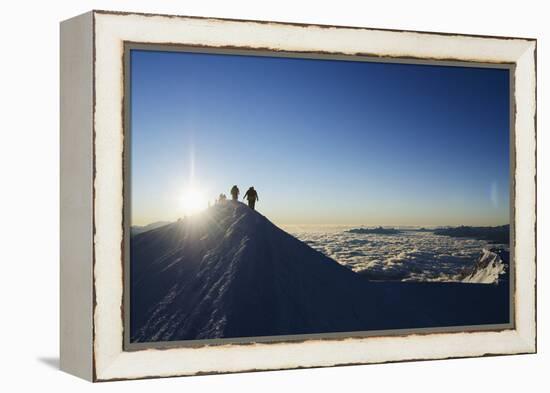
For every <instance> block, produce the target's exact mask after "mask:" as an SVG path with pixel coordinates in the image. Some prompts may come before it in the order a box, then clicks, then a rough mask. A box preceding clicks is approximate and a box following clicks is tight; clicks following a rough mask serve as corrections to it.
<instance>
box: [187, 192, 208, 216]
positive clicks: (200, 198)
mask: <svg viewBox="0 0 550 393" xmlns="http://www.w3.org/2000/svg"><path fill="white" fill-rule="evenodd" d="M206 206H207V201H206V199H205V198H204V195H203V193H202V192H201V191H200V190H198V189H196V188H189V189H187V190H185V192H184V193H183V196H182V198H181V207H182V209H183V212H184V214H194V213H198V212H200V211H201V210H204V209H205V208H206Z"/></svg>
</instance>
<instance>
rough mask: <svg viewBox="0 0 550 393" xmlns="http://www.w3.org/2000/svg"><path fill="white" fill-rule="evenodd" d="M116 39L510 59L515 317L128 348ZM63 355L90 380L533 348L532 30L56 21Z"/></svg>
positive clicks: (106, 18) (97, 14) (160, 19)
mask: <svg viewBox="0 0 550 393" xmlns="http://www.w3.org/2000/svg"><path fill="white" fill-rule="evenodd" d="M125 42H144V43H155V44H166V43H170V44H178V45H180V44H181V45H187V46H194V45H195V46H209V47H231V48H243V49H244V48H247V49H250V48H254V49H260V50H264V51H265V50H274V51H288V52H299V53H304V54H307V53H321V52H322V53H335V54H341V55H354V56H356V55H363V56H364V55H369V56H380V57H386V58H415V59H428V60H432V61H433V60H445V61H468V62H471V61H474V62H482V63H509V64H514V65H515V73H514V81H513V86H514V88H515V91H514V98H515V116H514V119H515V124H514V126H515V146H514V150H515V157H516V159H515V162H516V166H515V172H514V183H515V201H514V208H515V214H514V217H515V220H514V222H513V225H514V228H515V247H514V260H515V284H516V285H515V290H516V292H515V296H514V301H515V313H514V315H515V328H514V329H509V330H503V331H498V332H493V331H484V332H458V333H456V332H455V333H433V334H423V335H420V334H416V335H415V334H413V335H405V336H389V337H367V338H346V339H338V340H318V339H316V340H307V341H305V342H302V343H288V342H287V343H270V344H265V343H256V344H251V345H238V344H228V345H218V346H203V347H195V348H189V347H187V348H172V349H163V350H154V349H145V350H138V351H124V350H123V316H122V313H121V310H122V296H123V262H122V260H123V253H124V250H123V247H122V246H121V245H122V244H123V226H122V222H123V172H122V168H123V156H124V155H123V146H124V141H123V94H124V88H123V77H124V76H123V52H124V43H125ZM61 51H62V53H61V333H60V334H61V348H60V351H61V368H62V369H63V370H65V371H67V372H70V373H72V374H75V375H78V376H80V377H82V378H85V379H88V380H92V381H106V380H116V379H134V378H146V377H159V376H179V375H195V374H204V373H223V372H239V371H247V370H273V369H287V368H297V367H325V366H334V365H343V364H359V363H381V362H390V361H405V360H418V359H441V358H449V357H469V356H484V355H498V354H518V353H533V352H535V351H536V309H535V300H536V299H535V297H536V247H535V235H536V233H535V231H536V159H535V156H536V98H535V97H536V41H535V40H533V39H520V38H499V37H480V36H467V35H450V34H438V33H420V32H410V31H389V30H376V29H365V28H351V27H331V26H316V25H297V24H283V23H270V22H269V23H266V22H258V21H236V20H220V19H209V18H192V17H179V16H178V17H174V16H166V15H165V16H162V15H145V14H122V13H112V12H103V11H92V12H89V13H87V14H84V15H81V16H78V17H75V18H73V19H70V20H68V21H65V22H63V23H62V24H61Z"/></svg>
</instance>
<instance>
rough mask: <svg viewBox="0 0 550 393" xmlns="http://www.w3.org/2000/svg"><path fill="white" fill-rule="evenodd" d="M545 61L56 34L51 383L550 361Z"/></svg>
mask: <svg viewBox="0 0 550 393" xmlns="http://www.w3.org/2000/svg"><path fill="white" fill-rule="evenodd" d="M535 92H536V41H535V40H534V39H527V38H510V37H482V36H471V35H459V34H452V35H451V34H441V33H427V32H412V31H390V30H380V29H369V28H356V27H340V26H320V25H300V24H290V23H272V22H260V21H242V20H222V19H214V18H197V17H183V16H170V15H146V14H133V13H116V12H105V11H92V12H89V13H87V14H84V15H81V16H78V17H75V18H73V19H70V20H67V21H65V22H62V24H61V296H60V297H61V332H60V335H61V349H60V350H61V368H62V369H63V370H65V371H67V372H70V373H72V374H75V375H78V376H80V377H83V378H86V379H88V380H92V381H108V380H120V379H136V378H149V377H165V376H183V375H200V374H210V373H230V372H242V371H249V370H278V369H288V368H304V367H326V366H336V365H346V364H367V363H382V362H395V361H407V360H422V359H443V358H457V357H471V356H487V355H505V354H520V353H533V352H535V351H536V307H535V304H536V301H535V300H536V298H535V297H536V248H535V234H536V233H535V232H536V193H535V189H536V166H535V162H536V160H535V156H536V100H535Z"/></svg>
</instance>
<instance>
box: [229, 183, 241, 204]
mask: <svg viewBox="0 0 550 393" xmlns="http://www.w3.org/2000/svg"><path fill="white" fill-rule="evenodd" d="M239 192H240V191H239V187H237V186H236V185H234V186H233V187H231V197H232V198H233V200H234V201H237V200H238V199H239Z"/></svg>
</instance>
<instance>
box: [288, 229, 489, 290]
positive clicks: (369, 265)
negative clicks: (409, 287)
mask: <svg viewBox="0 0 550 393" xmlns="http://www.w3.org/2000/svg"><path fill="white" fill-rule="evenodd" d="M286 229H287V230H288V231H289V232H290V233H292V234H293V235H294V236H296V237H297V238H298V239H300V240H302V241H304V242H306V243H307V244H309V245H310V246H311V247H313V248H314V249H316V250H318V251H321V252H322V253H324V254H325V255H328V256H330V257H331V258H333V259H335V260H336V261H338V262H340V263H341V264H343V265H345V266H348V267H349V268H351V269H352V270H354V271H356V272H361V273H363V274H365V275H367V276H368V277H369V278H371V279H378V280H403V281H454V280H455V279H456V278H455V276H457V275H458V274H459V273H461V272H462V271H463V270H464V269H465V268H468V267H471V266H472V265H473V264H474V263H475V262H476V261H477V260H478V259H479V257H480V256H481V255H482V251H483V249H484V248H487V247H488V243H487V242H486V241H483V240H475V239H465V238H452V237H447V236H438V235H434V234H433V233H432V232H418V231H412V230H411V231H404V232H402V233H400V234H396V235H381V234H357V233H349V232H347V231H346V230H347V229H349V228H344V227H340V228H326V227H325V228H307V229H304V228H300V227H294V228H293V227H288V228H286Z"/></svg>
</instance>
